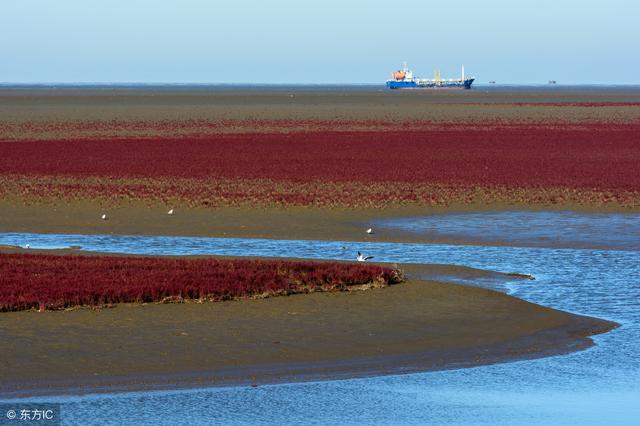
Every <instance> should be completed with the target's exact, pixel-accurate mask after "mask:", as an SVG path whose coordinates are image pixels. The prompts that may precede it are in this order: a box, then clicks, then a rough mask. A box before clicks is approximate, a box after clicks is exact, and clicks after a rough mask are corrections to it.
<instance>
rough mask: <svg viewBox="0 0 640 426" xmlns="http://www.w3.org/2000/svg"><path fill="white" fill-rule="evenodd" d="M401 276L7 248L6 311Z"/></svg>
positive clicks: (2, 266)
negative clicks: (44, 252)
mask: <svg viewBox="0 0 640 426" xmlns="http://www.w3.org/2000/svg"><path fill="white" fill-rule="evenodd" d="M400 280H401V275H400V273H399V272H398V271H397V270H394V269H391V268H387V267H383V266H378V265H372V264H351V263H338V262H306V261H284V260H282V261H279V260H228V259H212V258H203V259H177V258H157V257H154V258H151V257H127V256H61V255H41V254H13V253H0V311H4V312H6V311H20V310H29V309H40V310H42V309H63V308H68V307H74V306H105V305H110V304H114V303H147V302H158V301H172V302H177V301H183V300H197V301H220V300H232V299H237V298H248V297H268V296H274V295H289V294H294V293H309V292H315V291H346V290H350V289H355V288H366V287H383V286H387V285H390V284H394V283H397V282H400ZM356 286H360V287H356ZM362 286H364V287H362Z"/></svg>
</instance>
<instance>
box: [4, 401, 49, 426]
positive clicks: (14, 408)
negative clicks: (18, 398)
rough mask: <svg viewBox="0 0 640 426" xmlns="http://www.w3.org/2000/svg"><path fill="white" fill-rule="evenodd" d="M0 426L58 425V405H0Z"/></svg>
mask: <svg viewBox="0 0 640 426" xmlns="http://www.w3.org/2000/svg"><path fill="white" fill-rule="evenodd" d="M0 416H1V417H0V425H2V426H4V425H25V424H32V425H47V426H49V425H59V424H60V404H29V403H15V404H11V403H4V404H0Z"/></svg>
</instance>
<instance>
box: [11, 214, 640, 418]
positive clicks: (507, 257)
mask: <svg viewBox="0 0 640 426" xmlns="http://www.w3.org/2000/svg"><path fill="white" fill-rule="evenodd" d="M521 213H522V212H521ZM513 214H514V215H516V216H517V215H518V214H520V213H518V212H513ZM522 214H527V215H534V216H535V215H536V214H537V213H531V212H528V213H527V212H524V213H522ZM578 216H579V218H578V219H579V220H578V222H579V223H580V224H581V225H580V226H581V227H582V229H583V230H584V232H585V233H586V234H588V235H590V237H589V239H588V241H586V244H585V245H586V246H587V247H588V246H589V245H592V246H594V247H595V246H598V247H602V246H603V245H602V241H610V245H611V247H609V248H607V249H604V248H558V247H518V246H517V245H518V244H521V245H524V246H531V245H532V244H531V241H532V238H533V239H535V238H537V237H536V235H531V236H528V237H526V238H524V237H523V238H522V239H519V240H518V239H516V240H512V241H511V243H512V244H511V245H515V246H509V247H493V246H473V245H442V244H401V243H376V242H367V243H352V242H332V241H291V240H252V239H220V238H193V237H144V236H113V235H110V236H85V235H44V234H40V235H36V234H16V233H12V234H8V233H7V234H0V244H17V245H24V244H27V243H28V244H30V245H31V246H32V247H68V246H71V245H80V246H82V247H83V249H86V250H101V251H111V252H123V253H139V254H178V255H180V254H185V255H186V254H225V255H246V256H287V257H289V256H296V257H306V258H315V259H320V258H322V259H353V257H354V253H355V251H357V250H360V251H363V252H365V253H366V254H371V255H373V256H375V260H378V261H385V262H413V263H441V264H457V265H464V266H469V267H475V268H480V269H488V270H496V271H504V272H507V271H509V272H522V273H531V274H533V275H535V276H536V280H535V281H529V280H512V281H509V280H506V281H505V282H504V283H503V284H504V285H503V286H502V290H503V291H506V292H508V293H509V294H512V295H514V296H516V297H520V298H523V299H525V300H529V301H532V302H535V303H539V304H542V305H545V306H550V307H553V308H557V309H563V310H567V311H570V312H574V313H578V314H585V315H591V316H595V317H599V318H603V319H608V320H613V321H617V322H618V323H620V324H621V327H620V328H618V329H616V330H613V331H611V332H609V333H606V334H602V335H598V336H594V340H595V342H596V345H595V346H594V347H592V348H589V349H587V350H585V351H581V352H576V353H572V354H568V355H559V356H553V357H548V358H541V359H536V360H526V361H517V362H509V363H503V364H495V365H488V366H480V367H474V368H466V369H460V370H449V371H438V372H427V373H419V374H408V375H396V376H383V377H370V378H363V379H349V380H335V381H322V382H308V383H293V384H276V385H265V386H259V387H257V388H252V387H245V386H242V387H222V388H204V389H191V390H176V391H157V392H130V393H113V394H95V395H81V396H55V397H39V398H30V399H28V398H27V399H22V400H20V401H23V402H25V401H26V402H55V403H61V404H62V417H63V424H114V425H115V424H130V423H136V424H192V425H193V424H247V425H248V424H334V425H335V424H340V425H342V424H443V425H444V424H447V425H451V424H452V425H468V424H487V425H495V424H498V425H500V424H503V425H519V424H523V425H524V424H526V425H529V424H536V425H563V424H638V419H640V251H639V250H638V248H637V247H636V246H634V242H633V241H632V240H633V233H632V232H626V233H624V232H623V233H622V235H623V236H626V238H627V239H628V240H629V241H626V242H622V243H620V242H619V241H617V240H616V241H612V240H611V238H609V236H608V235H607V233H608V230H609V229H611V228H608V227H607V226H606V224H603V223H602V222H601V220H602V218H601V217H595V216H593V215H578ZM529 217H531V216H529ZM590 218H593V219H594V221H595V222H594V221H590ZM630 218H631V219H633V220H635V221H636V223H637V221H639V220H640V215H631V217H630ZM426 219H427V218H416V219H415V225H414V226H416V227H418V228H419V225H418V223H419V222H422V221H424V220H426ZM445 219H446V218H445ZM627 219H628V218H627ZM446 220H448V219H446ZM456 220H457V222H456V223H458V224H459V225H460V226H461V227H464V226H465V217H457V219H456ZM496 220H499V219H496V218H495V216H494V217H493V218H492V217H491V214H489V213H487V216H486V220H485V222H487V224H486V226H487V227H489V228H490V227H491V226H493V225H492V224H491V221H496ZM547 220H548V221H549V223H553V220H554V218H553V217H549V216H545V221H547ZM472 221H473V222H477V221H478V218H477V217H474V218H472ZM596 222H597V223H596ZM590 223H592V225H590ZM393 225H394V224H391V225H390V226H391V227H393ZM381 226H384V224H382V225H381ZM630 226H632V225H630ZM598 229H600V230H601V231H598ZM622 230H623V231H624V227H623V228H622ZM607 238H609V239H607ZM499 239H500V238H498V240H499ZM623 239H624V238H623ZM591 240H593V242H592V243H589V241H591ZM399 332H401V331H399Z"/></svg>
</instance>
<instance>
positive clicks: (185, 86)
mask: <svg viewBox="0 0 640 426" xmlns="http://www.w3.org/2000/svg"><path fill="white" fill-rule="evenodd" d="M0 90H159V91H203V92H209V91H210V92H227V91H231V92H232V91H249V92H282V91H291V92H324V91H327V92H334V91H335V92H345V91H346V92H371V91H389V89H387V88H386V87H385V85H384V82H380V83H379V84H244V83H243V84H219V83H37V84H35V83H25V84H17V83H0ZM480 90H481V91H490V92H531V91H536V92H537V91H541V92H569V93H571V92H573V93H577V92H581V93H583V92H627V93H628V92H638V93H640V84H634V85H624V84H622V85H616V84H612V85H604V84H582V85H563V84H488V83H474V85H473V87H472V89H471V90H470V91H471V92H473V91H480ZM421 93H424V92H421Z"/></svg>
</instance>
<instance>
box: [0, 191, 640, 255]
mask: <svg viewBox="0 0 640 426" xmlns="http://www.w3.org/2000/svg"><path fill="white" fill-rule="evenodd" d="M170 208H174V211H175V213H174V215H171V216H170V215H167V211H168V210H169V209H170ZM496 210H573V211H585V212H632V211H633V212H635V211H638V209H633V208H628V207H622V206H616V205H614V204H611V205H607V206H597V207H596V206H583V205H572V204H567V205H553V206H540V205H519V204H492V205H481V204H475V205H474V204H471V205H469V204H464V205H451V206H448V207H437V206H402V207H396V208H387V209H373V208H352V209H341V208H312V207H280V208H277V207H274V208H253V209H252V208H234V207H221V208H188V207H181V206H175V205H171V206H166V205H158V204H148V203H143V202H129V203H126V204H120V205H111V204H107V203H105V204H104V205H103V204H101V203H99V202H95V201H93V202H92V201H72V202H59V203H56V204H53V205H52V204H36V203H35V202H31V203H24V202H22V201H20V200H15V199H14V200H10V199H5V200H0V232H35V233H71V234H120V235H171V236H180V235H182V236H208V237H229V238H273V239H299V240H334V241H383V242H426V243H441V244H446V243H455V244H487V240H483V241H476V240H474V239H471V238H469V239H466V240H464V239H460V238H457V239H456V240H455V241H453V240H448V239H446V237H435V236H433V235H420V234H413V233H402V232H399V231H396V230H387V229H383V228H375V229H374V231H375V233H374V234H372V235H368V234H367V233H366V232H365V231H366V229H368V228H369V227H370V226H372V225H371V223H372V222H374V221H377V220H384V219H389V218H399V217H419V216H425V215H429V214H442V213H460V212H477V211H496ZM103 213H106V214H107V216H108V220H106V221H103V220H101V219H100V217H101V216H102V214H103ZM374 227H375V226H374ZM492 244H493V245H495V244H498V245H499V244H508V243H507V242H500V241H495V242H492Z"/></svg>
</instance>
